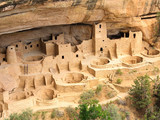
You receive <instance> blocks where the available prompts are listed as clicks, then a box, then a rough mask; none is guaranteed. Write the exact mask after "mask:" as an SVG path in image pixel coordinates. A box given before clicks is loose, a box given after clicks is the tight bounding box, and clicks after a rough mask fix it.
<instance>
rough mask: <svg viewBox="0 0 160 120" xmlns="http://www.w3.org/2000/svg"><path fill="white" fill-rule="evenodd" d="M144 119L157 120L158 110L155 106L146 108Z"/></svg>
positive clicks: (158, 117)
mask: <svg viewBox="0 0 160 120" xmlns="http://www.w3.org/2000/svg"><path fill="white" fill-rule="evenodd" d="M144 118H145V120H159V119H160V110H159V109H158V108H157V107H153V108H148V109H147V110H146V113H145V115H144Z"/></svg>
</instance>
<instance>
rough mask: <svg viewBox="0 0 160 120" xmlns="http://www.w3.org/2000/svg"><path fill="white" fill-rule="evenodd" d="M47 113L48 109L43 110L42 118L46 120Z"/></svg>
mask: <svg viewBox="0 0 160 120" xmlns="http://www.w3.org/2000/svg"><path fill="white" fill-rule="evenodd" d="M46 113H47V111H42V113H41V117H42V120H45V117H46Z"/></svg>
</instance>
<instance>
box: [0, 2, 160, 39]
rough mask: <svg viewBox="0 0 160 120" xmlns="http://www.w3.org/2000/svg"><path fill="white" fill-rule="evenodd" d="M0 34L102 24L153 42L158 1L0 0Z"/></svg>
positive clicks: (159, 5) (159, 4)
mask: <svg viewBox="0 0 160 120" xmlns="http://www.w3.org/2000/svg"><path fill="white" fill-rule="evenodd" d="M0 9H1V13H0V34H1V35H2V34H6V33H12V32H16V31H22V30H27V29H32V28H37V27H44V26H52V25H64V24H74V23H88V24H91V23H93V22H98V21H105V22H107V23H108V24H107V28H108V29H121V28H132V29H133V28H134V29H140V30H141V31H142V32H143V39H144V40H146V41H149V42H152V40H153V39H154V32H153V31H155V29H156V28H155V27H154V26H155V25H156V21H157V20H156V13H157V12H158V11H160V0H63V1H61V0H48V1H47V0H8V1H6V0H1V1H0Z"/></svg>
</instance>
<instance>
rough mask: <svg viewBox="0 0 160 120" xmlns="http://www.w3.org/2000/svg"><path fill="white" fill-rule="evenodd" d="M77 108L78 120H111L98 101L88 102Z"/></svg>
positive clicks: (108, 113)
mask: <svg viewBox="0 0 160 120" xmlns="http://www.w3.org/2000/svg"><path fill="white" fill-rule="evenodd" d="M89 101H90V102H87V103H82V104H80V105H79V106H78V108H77V109H78V110H79V119H80V120H111V118H110V112H109V111H106V110H103V109H102V106H101V105H100V104H98V100H93V99H92V100H89Z"/></svg>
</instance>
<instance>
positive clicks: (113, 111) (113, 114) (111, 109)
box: [106, 104, 121, 120]
mask: <svg viewBox="0 0 160 120" xmlns="http://www.w3.org/2000/svg"><path fill="white" fill-rule="evenodd" d="M106 111H107V112H108V113H109V114H110V118H111V120H121V115H120V114H119V113H118V111H119V109H118V107H117V106H115V105H114V104H109V105H108V107H107V109H106Z"/></svg>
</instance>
